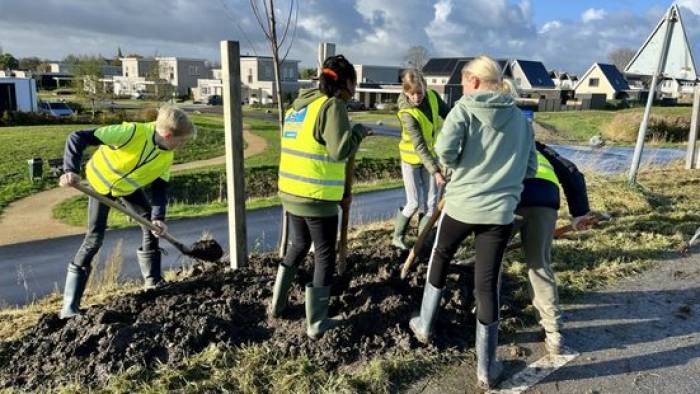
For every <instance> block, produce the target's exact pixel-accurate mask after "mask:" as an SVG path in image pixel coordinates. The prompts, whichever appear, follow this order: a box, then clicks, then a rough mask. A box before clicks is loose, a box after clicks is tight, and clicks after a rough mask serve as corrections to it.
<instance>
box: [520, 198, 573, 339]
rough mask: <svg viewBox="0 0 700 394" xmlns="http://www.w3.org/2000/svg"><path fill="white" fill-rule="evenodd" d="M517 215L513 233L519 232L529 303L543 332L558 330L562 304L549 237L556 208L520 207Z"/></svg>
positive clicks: (554, 224)
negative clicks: (536, 314)
mask: <svg viewBox="0 0 700 394" xmlns="http://www.w3.org/2000/svg"><path fill="white" fill-rule="evenodd" d="M515 213H516V215H518V216H521V217H522V219H521V220H517V219H516V221H515V223H514V224H515V226H514V229H513V231H514V233H515V232H516V231H520V236H521V238H522V241H523V254H524V255H525V263H526V264H527V267H528V272H527V275H528V278H529V286H528V287H529V290H530V296H531V297H532V304H533V305H534V307H535V309H537V312H538V313H539V316H540V325H541V326H542V327H544V329H545V331H548V332H553V331H559V330H560V329H561V325H562V321H561V307H560V306H559V293H558V292H557V282H556V280H555V278H554V272H552V268H551V260H552V257H551V251H552V238H553V236H554V226H556V222H557V211H556V210H554V209H552V208H545V207H527V208H520V209H518V210H517V211H516V212H515Z"/></svg>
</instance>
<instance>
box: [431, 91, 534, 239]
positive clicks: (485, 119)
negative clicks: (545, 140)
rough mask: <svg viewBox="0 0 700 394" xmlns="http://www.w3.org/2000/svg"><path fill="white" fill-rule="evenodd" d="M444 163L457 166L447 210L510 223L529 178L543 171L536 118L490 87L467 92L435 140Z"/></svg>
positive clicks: (469, 219)
mask: <svg viewBox="0 0 700 394" xmlns="http://www.w3.org/2000/svg"><path fill="white" fill-rule="evenodd" d="M435 153H436V154H437V156H438V158H439V160H440V163H442V164H443V165H444V166H446V167H447V168H448V169H451V170H453V171H452V176H451V179H450V181H449V183H448V184H447V187H446V189H445V200H446V201H445V212H446V213H447V214H448V215H450V217H452V218H454V219H456V220H459V221H461V222H463V223H470V224H499V225H502V224H509V223H511V222H513V218H514V211H515V208H516V207H517V205H518V202H519V201H520V193H521V192H522V189H523V179H525V177H526V176H527V177H532V176H534V175H535V173H536V172H537V156H536V150H535V138H534V133H533V130H532V126H531V125H530V122H529V121H528V120H527V118H526V117H525V115H523V113H522V111H520V109H519V108H518V107H516V106H515V101H514V100H513V98H512V97H511V96H510V95H508V94H504V93H500V92H491V91H484V92H478V93H474V94H470V95H464V96H462V98H461V99H460V100H459V101H458V102H457V104H456V105H455V107H454V108H453V109H452V111H450V114H449V115H448V116H447V119H445V123H444V124H443V126H442V130H441V131H440V134H438V138H437V142H436V143H435Z"/></svg>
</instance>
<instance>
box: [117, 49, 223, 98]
mask: <svg viewBox="0 0 700 394" xmlns="http://www.w3.org/2000/svg"><path fill="white" fill-rule="evenodd" d="M121 61H122V75H121V76H118V77H114V78H113V81H114V88H113V90H114V94H115V95H118V96H123V95H131V94H134V93H148V94H154V95H164V94H167V95H170V94H177V95H180V96H186V95H189V94H190V91H191V89H192V88H194V87H196V86H197V80H198V79H207V78H209V77H210V75H209V69H208V68H207V66H206V63H205V61H204V60H203V59H189V58H181V57H156V58H140V57H125V58H122V59H121Z"/></svg>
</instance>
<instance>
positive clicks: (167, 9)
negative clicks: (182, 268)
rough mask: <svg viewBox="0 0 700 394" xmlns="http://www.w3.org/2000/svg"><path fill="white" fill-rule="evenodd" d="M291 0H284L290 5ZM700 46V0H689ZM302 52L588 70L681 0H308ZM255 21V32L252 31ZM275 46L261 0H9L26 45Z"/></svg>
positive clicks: (107, 49)
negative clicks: (419, 54)
mask: <svg viewBox="0 0 700 394" xmlns="http://www.w3.org/2000/svg"><path fill="white" fill-rule="evenodd" d="M289 1H290V0H275V2H276V4H277V6H278V8H279V9H278V11H277V12H278V15H283V14H284V13H285V12H286V9H287V7H288V4H289ZM678 3H679V4H680V5H681V6H682V8H681V10H682V12H683V18H684V21H685V25H686V28H687V30H688V36H689V39H690V40H691V45H692V47H693V49H694V52H695V55H696V57H698V49H699V48H698V45H697V44H698V43H700V0H678ZM300 4H301V6H300V10H299V18H298V24H297V30H296V34H295V38H294V43H293V46H292V48H291V50H290V55H289V56H290V58H291V59H296V60H300V61H301V64H302V65H314V64H315V56H316V55H315V54H316V48H317V45H318V42H319V41H329V42H334V43H336V47H337V50H338V52H339V53H343V54H345V55H346V56H347V57H348V58H349V59H350V60H351V61H352V62H354V63H359V64H377V65H401V64H402V63H403V61H404V57H405V55H406V53H407V51H408V49H409V48H410V47H411V46H416V45H421V46H424V47H425V48H427V50H428V54H429V56H431V57H447V56H474V55H478V54H489V55H492V56H494V57H505V58H521V59H529V60H540V61H542V62H544V64H545V66H546V67H547V68H548V69H560V70H565V71H569V72H573V73H579V74H580V73H583V72H585V70H586V69H587V68H588V67H589V66H590V65H591V64H592V63H594V62H607V61H608V54H609V53H610V51H612V50H614V49H616V48H630V49H634V50H636V49H637V48H638V47H639V46H640V45H641V44H642V43H643V41H644V39H645V38H646V37H647V36H648V35H649V33H650V32H651V30H652V29H653V28H654V27H655V25H656V23H657V22H658V20H659V18H660V17H661V16H662V15H663V13H664V11H665V10H666V9H668V7H669V6H670V5H671V2H670V1H655V0H634V1H633V0H607V1H603V0H588V1H584V0H557V1H555V0H300ZM243 32H245V34H244V33H243ZM223 39H233V40H238V41H240V42H241V47H242V50H243V52H248V53H250V54H259V55H267V54H269V50H268V49H267V45H266V42H265V40H264V38H263V36H262V33H261V31H260V28H259V26H258V24H257V22H256V21H255V19H254V18H253V15H252V12H251V10H250V3H249V0H206V1H197V0H168V1H159V2H156V1H144V0H92V1H90V2H86V1H84V0H32V1H18V0H0V46H1V47H2V48H3V49H4V50H5V51H6V52H10V53H12V54H14V55H15V56H18V57H22V56H38V57H41V58H49V59H62V58H63V57H65V56H66V55H68V54H102V55H105V56H113V55H114V54H115V53H116V51H117V47H121V48H122V50H123V51H124V52H125V53H140V54H142V55H145V56H150V55H156V54H157V55H167V56H184V57H199V58H205V59H209V60H212V61H217V60H218V58H219V52H218V51H219V41H220V40H223Z"/></svg>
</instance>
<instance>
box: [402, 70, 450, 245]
mask: <svg viewBox="0 0 700 394" xmlns="http://www.w3.org/2000/svg"><path fill="white" fill-rule="evenodd" d="M401 80H402V82H403V93H402V94H401V95H400V96H399V101H398V105H399V112H398V114H397V116H398V118H399V121H400V122H401V141H400V142H399V153H400V156H401V174H402V176H403V183H404V188H405V189H406V205H404V206H403V208H402V209H399V211H398V212H397V213H396V219H395V221H394V235H393V238H392V241H391V243H392V245H394V246H395V247H397V248H399V249H402V250H405V249H407V248H408V247H407V246H406V244H405V243H404V235H405V234H406V229H407V228H408V223H409V222H410V220H411V217H412V216H413V215H414V214H415V213H416V212H417V211H418V210H419V209H420V210H421V211H422V212H423V214H424V216H423V218H422V219H421V220H420V221H419V224H418V231H419V232H420V231H422V229H423V227H425V225H426V224H427V222H428V219H429V218H430V216H432V214H433V211H434V210H435V207H436V206H437V203H438V201H437V199H438V194H439V191H440V189H442V187H443V186H444V185H445V178H444V176H443V174H442V171H441V170H440V166H439V164H438V159H437V156H436V155H435V151H434V150H433V145H434V144H435V138H436V137H437V132H438V127H439V122H440V118H443V119H444V118H445V117H447V114H448V113H449V112H450V107H449V106H448V105H447V104H446V103H445V102H444V101H442V99H441V98H440V96H438V94H437V93H436V92H435V91H433V90H428V88H427V86H426V83H425V78H424V77H423V74H422V73H421V72H420V71H418V70H415V69H409V70H406V71H405V72H404V73H403V75H402V77H401Z"/></svg>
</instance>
